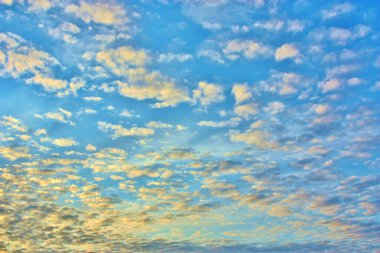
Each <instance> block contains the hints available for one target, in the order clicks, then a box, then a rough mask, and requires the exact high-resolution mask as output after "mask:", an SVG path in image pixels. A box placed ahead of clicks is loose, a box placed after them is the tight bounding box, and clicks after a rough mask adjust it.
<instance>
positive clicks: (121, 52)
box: [96, 46, 149, 75]
mask: <svg viewBox="0 0 380 253" xmlns="http://www.w3.org/2000/svg"><path fill="white" fill-rule="evenodd" d="M96 60H97V61H98V62H100V63H103V64H104V65H105V66H107V67H108V68H109V69H111V71H112V72H113V73H115V74H116V75H125V74H128V70H129V69H130V68H133V67H142V66H144V65H145V64H146V63H147V62H148V60H149V56H148V54H147V53H146V52H145V51H144V50H142V49H141V50H135V49H133V48H132V47H129V46H123V47H119V48H116V49H107V50H103V51H100V52H98V53H97V54H96Z"/></svg>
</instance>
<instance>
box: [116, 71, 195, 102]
mask: <svg viewBox="0 0 380 253" xmlns="http://www.w3.org/2000/svg"><path fill="white" fill-rule="evenodd" d="M136 78H137V79H140V80H141V81H142V82H145V85H131V84H128V83H123V82H119V81H117V82H116V83H117V85H118V86H119V93H120V94H121V95H123V96H125V97H129V98H134V99H137V100H145V99H156V100H158V102H156V103H155V104H153V107H154V108H162V107H172V106H176V105H177V104H179V103H181V102H185V101H189V97H188V94H187V93H188V92H187V90H186V89H185V88H182V87H179V86H177V85H176V84H175V83H174V82H173V81H172V80H170V79H169V78H167V77H165V76H162V75H161V74H159V73H158V72H153V73H149V74H146V75H142V76H138V77H136Z"/></svg>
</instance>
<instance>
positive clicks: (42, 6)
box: [28, 0, 52, 11]
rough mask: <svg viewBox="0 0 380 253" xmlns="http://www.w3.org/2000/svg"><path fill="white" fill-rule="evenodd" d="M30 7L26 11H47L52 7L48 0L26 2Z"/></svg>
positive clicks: (29, 0)
mask: <svg viewBox="0 0 380 253" xmlns="http://www.w3.org/2000/svg"><path fill="white" fill-rule="evenodd" d="M28 3H29V5H30V7H29V8H28V10H31V11H36V10H48V9H50V8H51V7H52V4H51V2H50V0H28Z"/></svg>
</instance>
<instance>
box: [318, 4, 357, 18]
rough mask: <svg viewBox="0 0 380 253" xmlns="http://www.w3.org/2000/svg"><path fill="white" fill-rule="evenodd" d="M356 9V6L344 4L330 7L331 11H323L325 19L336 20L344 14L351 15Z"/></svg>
mask: <svg viewBox="0 0 380 253" xmlns="http://www.w3.org/2000/svg"><path fill="white" fill-rule="evenodd" d="M354 9H355V6H354V5H352V4H351V3H342V4H336V5H333V6H332V7H330V8H329V9H326V10H322V17H323V19H331V18H335V17H337V16H339V15H342V14H344V13H349V12H351V11H353V10H354Z"/></svg>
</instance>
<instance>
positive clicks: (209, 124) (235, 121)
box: [198, 117, 241, 127]
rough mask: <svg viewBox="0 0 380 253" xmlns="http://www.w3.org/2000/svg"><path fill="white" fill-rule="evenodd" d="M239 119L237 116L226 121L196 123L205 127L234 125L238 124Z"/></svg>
mask: <svg viewBox="0 0 380 253" xmlns="http://www.w3.org/2000/svg"><path fill="white" fill-rule="evenodd" d="M240 121H241V119H240V118H239V117H234V118H231V119H230V120H226V121H219V122H215V121H200V122H199V123H198V126H205V127H236V126H238V125H239V123H240Z"/></svg>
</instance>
